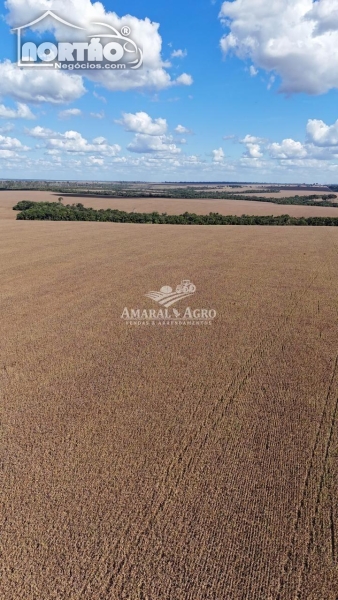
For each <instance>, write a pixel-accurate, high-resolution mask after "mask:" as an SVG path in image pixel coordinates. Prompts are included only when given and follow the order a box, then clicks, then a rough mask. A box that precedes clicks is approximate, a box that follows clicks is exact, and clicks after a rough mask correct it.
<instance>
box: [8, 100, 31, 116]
mask: <svg viewBox="0 0 338 600" xmlns="http://www.w3.org/2000/svg"><path fill="white" fill-rule="evenodd" d="M16 106H17V108H16V109H14V108H8V107H6V106H4V104H0V119H35V115H33V113H32V111H31V110H30V108H29V107H28V106H27V104H22V103H21V102H17V105H16Z"/></svg>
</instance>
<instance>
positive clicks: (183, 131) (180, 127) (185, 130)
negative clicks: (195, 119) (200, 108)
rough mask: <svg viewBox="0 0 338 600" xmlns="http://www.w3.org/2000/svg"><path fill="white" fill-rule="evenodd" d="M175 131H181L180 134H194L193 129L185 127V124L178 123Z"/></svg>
mask: <svg viewBox="0 0 338 600" xmlns="http://www.w3.org/2000/svg"><path fill="white" fill-rule="evenodd" d="M175 131H176V133H179V134H187V135H190V134H192V131H191V129H188V128H187V127H184V125H177V127H175Z"/></svg>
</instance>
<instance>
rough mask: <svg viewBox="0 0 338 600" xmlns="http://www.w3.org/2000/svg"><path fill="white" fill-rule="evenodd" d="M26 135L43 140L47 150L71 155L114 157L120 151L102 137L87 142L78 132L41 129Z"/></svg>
mask: <svg viewBox="0 0 338 600" xmlns="http://www.w3.org/2000/svg"><path fill="white" fill-rule="evenodd" d="M26 133H27V135H30V136H31V137H33V138H36V139H41V140H45V148H46V149H47V150H53V151H55V150H58V151H60V152H67V153H72V154H86V153H88V152H90V153H98V154H101V155H103V156H116V155H117V154H118V153H119V152H120V151H121V146H119V145H118V144H113V145H110V144H109V143H108V142H107V140H106V139H105V138H104V137H98V138H95V139H94V140H92V142H88V140H86V139H85V138H84V137H83V136H82V135H81V133H79V132H78V131H66V132H65V133H59V132H56V131H52V130H51V129H44V128H43V127H40V126H38V127H34V128H33V129H30V130H26Z"/></svg>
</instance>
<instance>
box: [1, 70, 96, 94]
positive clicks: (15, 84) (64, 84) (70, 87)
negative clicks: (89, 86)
mask: <svg viewBox="0 0 338 600" xmlns="http://www.w3.org/2000/svg"><path fill="white" fill-rule="evenodd" d="M0 81H1V86H0V96H12V98H14V99H15V100H19V101H23V102H32V103H39V102H50V103H52V104H65V103H67V102H72V101H73V100H76V99H77V98H80V96H82V95H83V94H84V93H85V88H84V85H83V81H82V78H81V77H79V76H78V75H65V73H62V72H60V71H55V70H51V71H49V70H46V69H44V71H43V73H41V72H40V71H37V70H36V69H19V68H18V67H17V66H16V65H15V64H14V63H11V62H10V61H9V60H6V61H5V62H2V63H1V62H0Z"/></svg>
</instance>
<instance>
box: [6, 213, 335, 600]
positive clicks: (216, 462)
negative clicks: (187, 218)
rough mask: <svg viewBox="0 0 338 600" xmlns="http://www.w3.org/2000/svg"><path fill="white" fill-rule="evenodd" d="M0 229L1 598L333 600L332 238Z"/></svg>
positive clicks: (27, 226) (193, 230) (108, 227)
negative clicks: (177, 289)
mask: <svg viewBox="0 0 338 600" xmlns="http://www.w3.org/2000/svg"><path fill="white" fill-rule="evenodd" d="M0 229H1V242H0V253H1V256H2V261H1V264H2V267H1V269H2V273H1V280H2V289H1V302H2V308H3V320H2V325H1V328H2V335H1V350H2V352H1V355H2V356H1V360H2V363H1V364H2V371H1V372H2V423H3V438H2V439H3V443H2V447H3V450H4V455H3V475H4V486H3V488H2V492H1V493H2V503H3V504H2V505H3V522H2V530H3V535H2V540H3V542H2V543H3V551H4V556H5V561H4V568H3V572H2V577H1V583H0V592H1V597H2V598H4V599H5V600H12V599H16V598H25V599H26V598H27V599H31V598H34V599H35V598H36V599H37V600H40V599H41V598H48V599H49V598H57V599H60V598H62V599H63V598H65V599H66V598H67V599H68V598H71V599H72V600H80V599H84V600H92V599H114V600H115V599H116V600H122V599H128V600H134V599H135V600H136V599H138V600H141V599H143V600H145V599H147V600H157V599H158V600H167V599H168V600H169V599H170V600H172V599H175V600H176V599H178V600H179V599H182V600H197V599H198V600H209V599H215V600H216V599H217V600H220V599H222V600H223V598H224V599H227V600H228V599H231V600H232V599H234V600H242V599H243V600H244V599H247V598H248V599H249V598H250V600H251V599H255V600H256V599H257V600H267V599H269V600H270V599H271V600H296V599H300V600H336V598H337V594H338V577H337V548H336V543H337V542H336V540H337V535H338V534H337V507H336V497H337V491H338V490H337V466H336V458H337V457H336V448H337V418H336V417H337V384H338V381H337V368H336V359H337V341H336V326H337V244H338V238H337V235H338V233H336V231H335V229H333V228H332V229H331V228H309V229H306V230H305V229H298V228H297V229H296V228H295V229H293V228H290V229H289V228H287V229H286V228H260V227H255V228H242V227H237V228H232V227H229V228H219V227H213V228H210V229H209V228H198V227H179V228H177V227H170V226H163V227H154V226H146V225H141V226H132V225H125V226H119V225H112V224H87V223H70V224H60V223H48V224H46V223H15V222H13V223H10V222H7V223H3V222H0ZM187 277H189V278H190V279H191V280H192V281H194V282H195V284H196V285H197V288H198V291H197V294H196V296H195V297H194V298H193V299H191V305H192V306H196V307H197V306H199V307H210V308H215V309H216V310H217V311H218V318H217V321H216V322H215V323H214V325H213V326H212V327H211V328H207V327H205V328H188V327H187V328H183V327H182V328H170V327H166V328H162V327H155V328H142V327H139V328H138V327H134V328H131V327H129V328H128V327H127V326H126V325H125V324H123V323H122V322H121V321H120V314H121V313H122V310H123V308H124V306H131V307H137V306H147V307H148V308H153V305H152V303H151V301H150V300H148V299H146V298H145V297H144V294H145V293H146V292H148V291H150V289H158V288H159V287H161V286H162V285H164V284H167V285H172V286H174V285H176V284H177V283H178V282H179V281H180V280H181V279H183V278H187Z"/></svg>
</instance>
